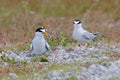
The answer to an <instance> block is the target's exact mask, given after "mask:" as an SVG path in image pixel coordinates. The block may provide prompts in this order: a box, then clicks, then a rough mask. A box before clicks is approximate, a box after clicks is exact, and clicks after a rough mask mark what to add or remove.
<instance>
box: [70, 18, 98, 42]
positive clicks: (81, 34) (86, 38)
mask: <svg viewBox="0 0 120 80" xmlns="http://www.w3.org/2000/svg"><path fill="white" fill-rule="evenodd" d="M73 26H74V30H73V35H72V36H73V38H74V39H75V40H77V41H79V42H86V43H89V42H90V41H92V40H94V39H95V38H97V37H98V34H99V33H98V32H97V33H91V32H88V31H87V30H85V29H84V28H83V27H82V23H81V21H80V20H75V21H74V22H73Z"/></svg>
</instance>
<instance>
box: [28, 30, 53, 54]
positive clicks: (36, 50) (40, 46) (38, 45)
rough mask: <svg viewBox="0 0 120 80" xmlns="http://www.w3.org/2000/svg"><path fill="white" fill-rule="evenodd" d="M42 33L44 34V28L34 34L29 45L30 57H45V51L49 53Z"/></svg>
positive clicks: (48, 47)
mask: <svg viewBox="0 0 120 80" xmlns="http://www.w3.org/2000/svg"><path fill="white" fill-rule="evenodd" d="M43 33H45V29H44V28H38V29H37V30H36V32H35V36H34V38H33V40H32V42H31V45H30V51H31V56H37V55H39V56H42V55H45V54H46V52H47V51H49V50H50V51H51V49H50V46H49V44H48V43H47V41H46V40H45V38H44V35H43Z"/></svg>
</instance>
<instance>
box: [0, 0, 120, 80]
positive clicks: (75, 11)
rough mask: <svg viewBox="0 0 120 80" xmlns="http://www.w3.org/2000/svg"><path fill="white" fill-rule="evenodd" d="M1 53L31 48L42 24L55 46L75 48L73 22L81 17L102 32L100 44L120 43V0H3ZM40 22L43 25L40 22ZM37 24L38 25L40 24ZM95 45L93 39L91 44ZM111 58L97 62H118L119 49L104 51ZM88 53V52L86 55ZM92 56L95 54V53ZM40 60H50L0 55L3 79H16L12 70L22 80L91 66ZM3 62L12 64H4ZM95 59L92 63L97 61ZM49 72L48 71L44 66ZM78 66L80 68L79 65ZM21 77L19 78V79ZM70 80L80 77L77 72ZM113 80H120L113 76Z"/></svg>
mask: <svg viewBox="0 0 120 80" xmlns="http://www.w3.org/2000/svg"><path fill="white" fill-rule="evenodd" d="M0 1H1V2H0V52H7V51H8V50H11V51H14V52H15V53H16V54H19V52H21V51H27V50H29V45H30V42H31V40H32V38H33V36H34V31H35V29H36V28H38V27H40V26H45V27H46V30H47V32H48V33H49V35H48V36H47V37H45V38H46V39H47V41H48V43H49V44H50V46H51V47H52V48H54V47H56V46H58V45H62V46H64V47H68V48H69V47H71V46H74V44H76V41H75V40H73V39H72V35H71V34H72V29H73V25H72V21H73V20H74V19H81V21H82V22H83V26H84V28H86V29H88V30H89V31H91V32H96V31H97V32H100V37H99V38H98V39H96V40H95V42H96V43H98V42H100V43H101V44H112V45H117V46H119V44H120V26H119V25H120V16H119V14H120V4H119V3H120V0H89V1H85V0H73V1H72V0H64V1H62V0H53V1H50V0H0ZM38 24H39V25H38ZM36 25H37V26H36ZM90 44H91V45H93V42H91V43H90ZM103 54H105V55H107V56H108V57H109V58H110V59H102V60H100V61H98V62H97V63H99V64H102V63H104V62H110V61H115V60H118V59H119V58H120V54H119V53H117V52H115V51H109V50H108V51H104V52H103ZM85 56H87V55H85ZM89 56H91V57H93V56H94V55H93V53H90V54H89ZM39 61H42V62H44V61H45V62H47V61H48V59H47V58H46V57H44V56H42V57H38V56H36V57H33V59H32V64H31V63H27V62H26V61H25V62H24V61H23V62H16V61H15V59H9V58H8V57H7V56H5V55H3V56H1V58H0V79H2V78H3V77H6V78H5V79H6V80H12V79H13V78H10V77H8V74H9V73H10V72H14V73H16V74H17V75H19V78H18V80H26V79H28V75H30V76H29V78H32V79H33V77H34V76H33V75H34V74H35V73H38V74H40V75H41V76H42V77H46V75H47V73H49V72H50V71H53V70H60V69H62V70H64V72H67V71H70V70H71V69H73V67H74V68H75V69H80V67H81V66H83V67H88V66H89V65H88V66H87V65H86V64H82V62H76V63H71V64H65V63H61V64H57V63H53V64H48V65H44V64H38V62H39ZM2 62H6V63H7V64H8V65H7V66H5V67H3V64H4V63H2ZM93 63H94V62H91V63H90V64H93ZM43 66H44V68H47V70H48V71H44V70H42V69H44V68H43ZM75 66H76V67H75ZM16 80H17V79H16ZM67 80H77V78H76V75H73V76H71V77H70V78H68V79H67ZM109 80H117V78H116V77H112V78H110V79H109Z"/></svg>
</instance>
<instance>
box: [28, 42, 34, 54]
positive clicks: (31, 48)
mask: <svg viewBox="0 0 120 80" xmlns="http://www.w3.org/2000/svg"><path fill="white" fill-rule="evenodd" d="M29 50H30V52H32V50H33V45H32V43H31V44H30V49H29Z"/></svg>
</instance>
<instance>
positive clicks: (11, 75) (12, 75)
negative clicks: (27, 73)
mask: <svg viewBox="0 0 120 80" xmlns="http://www.w3.org/2000/svg"><path fill="white" fill-rule="evenodd" d="M9 76H10V77H12V78H14V79H15V78H18V76H17V75H16V74H15V73H9Z"/></svg>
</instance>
